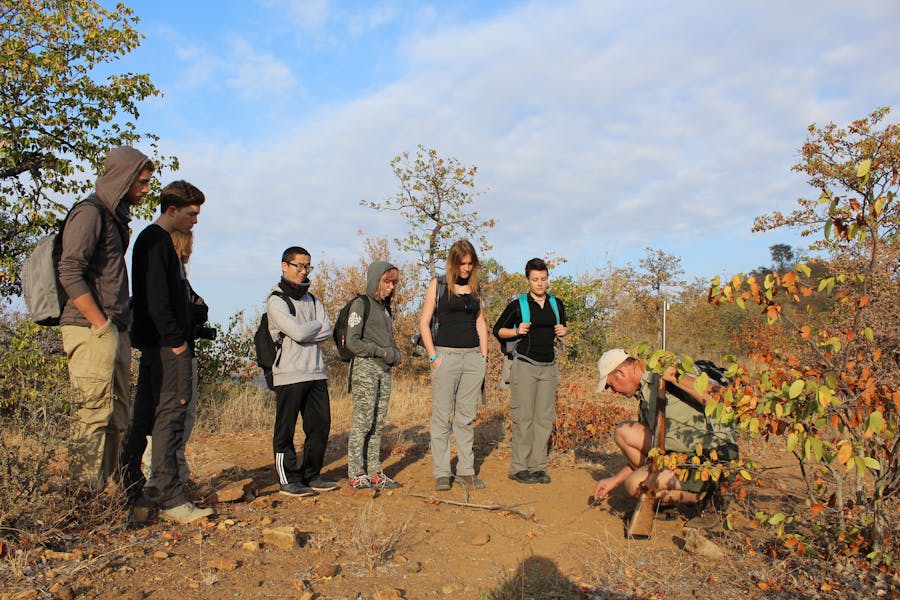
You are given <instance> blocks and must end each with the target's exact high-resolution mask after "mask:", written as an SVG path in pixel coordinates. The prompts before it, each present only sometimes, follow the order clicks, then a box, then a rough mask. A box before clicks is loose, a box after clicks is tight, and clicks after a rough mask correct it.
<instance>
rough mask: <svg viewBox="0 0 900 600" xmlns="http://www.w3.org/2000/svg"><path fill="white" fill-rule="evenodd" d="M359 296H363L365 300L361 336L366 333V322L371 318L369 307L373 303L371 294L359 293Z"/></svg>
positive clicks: (363, 300)
mask: <svg viewBox="0 0 900 600" xmlns="http://www.w3.org/2000/svg"><path fill="white" fill-rule="evenodd" d="M356 297H357V298H362V302H363V321H362V328H361V329H360V330H359V337H363V336H364V335H365V334H366V322H368V320H369V308H370V306H371V303H370V302H369V296H367V295H366V294H357V295H356Z"/></svg>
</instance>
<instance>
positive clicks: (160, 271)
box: [122, 181, 213, 523]
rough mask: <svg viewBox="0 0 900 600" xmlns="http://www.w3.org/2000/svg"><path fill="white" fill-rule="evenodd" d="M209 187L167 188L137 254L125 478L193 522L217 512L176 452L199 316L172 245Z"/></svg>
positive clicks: (164, 511)
mask: <svg viewBox="0 0 900 600" xmlns="http://www.w3.org/2000/svg"><path fill="white" fill-rule="evenodd" d="M204 200H205V198H204V196H203V192H201V191H200V190H199V189H197V188H196V187H194V186H193V185H191V184H190V183H188V182H186V181H175V182H173V183H170V184H169V185H167V186H166V187H164V188H163V189H162V192H161V194H160V213H161V214H160V216H159V218H158V219H157V220H156V222H155V223H152V224H150V225H148V226H147V228H146V229H144V230H143V231H142V232H141V233H140V235H138V237H137V240H136V241H135V243H134V251H133V253H132V261H131V264H132V269H131V270H132V273H133V275H134V281H133V287H132V291H133V298H134V300H133V310H134V322H133V323H132V326H131V343H132V345H133V346H134V347H136V348H139V349H140V350H141V361H140V366H139V371H138V384H137V392H136V393H135V399H134V417H133V418H132V422H131V427H130V428H129V431H128V435H127V436H126V438H125V446H124V450H123V453H122V464H123V483H124V485H125V486H126V490H127V491H128V493H129V496H130V497H131V498H132V499H136V498H137V497H138V496H139V494H140V492H141V491H142V490H143V491H144V495H145V496H146V497H147V499H148V500H150V501H152V502H154V503H155V504H156V505H157V506H158V507H159V509H160V516H161V517H162V518H164V519H168V520H172V521H176V522H179V523H190V522H192V521H195V520H197V519H200V518H203V517H207V516H209V515H211V514H212V512H213V511H212V510H211V509H209V508H206V509H201V508H198V507H196V506H195V505H194V504H193V503H192V502H191V501H190V500H188V498H187V495H186V493H185V488H184V483H183V482H182V481H181V478H180V477H179V476H178V458H177V455H176V452H177V450H178V447H179V446H180V444H181V439H182V434H183V432H184V420H185V415H186V413H187V406H188V402H189V400H190V397H191V385H192V384H191V380H192V378H191V360H192V358H193V350H192V348H191V344H190V343H189V341H190V340H192V339H193V325H194V324H193V322H192V319H191V303H190V293H189V287H188V284H187V278H186V277H185V273H184V266H183V265H182V262H181V258H180V257H179V256H178V253H177V252H176V251H175V246H174V245H173V244H172V237H171V233H172V232H173V231H181V232H188V231H190V230H191V228H192V227H193V226H194V225H195V224H196V223H197V217H198V215H199V214H200V206H201V205H202V204H203V202H204ZM148 434H149V435H152V436H153V458H152V463H153V479H154V481H153V486H152V487H151V486H147V488H146V490H144V489H143V488H144V484H145V483H146V482H145V479H144V474H143V472H142V471H141V456H142V455H143V453H144V447H145V446H146V444H147V437H146V436H147V435H148Z"/></svg>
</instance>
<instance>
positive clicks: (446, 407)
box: [430, 346, 487, 477]
mask: <svg viewBox="0 0 900 600" xmlns="http://www.w3.org/2000/svg"><path fill="white" fill-rule="evenodd" d="M435 350H436V351H437V354H438V356H440V357H441V363H440V366H438V368H437V369H436V370H435V371H434V372H433V373H432V376H431V377H432V379H431V427H430V429H431V460H432V462H433V467H432V470H433V472H434V476H435V477H450V476H451V475H452V471H451V470H450V432H451V430H452V431H453V437H454V438H456V454H457V461H458V462H457V464H456V474H457V475H475V453H474V452H473V450H472V444H473V442H474V441H475V431H474V428H473V427H472V422H473V421H474V420H475V413H476V412H477V410H478V400H479V398H480V397H481V383H482V382H483V381H484V372H485V369H486V366H487V365H486V363H485V360H484V357H483V356H482V355H481V351H480V350H479V349H478V348H445V347H440V346H439V347H437V348H436V349H435Z"/></svg>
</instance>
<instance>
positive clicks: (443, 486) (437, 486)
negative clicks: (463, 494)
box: [434, 477, 450, 492]
mask: <svg viewBox="0 0 900 600" xmlns="http://www.w3.org/2000/svg"><path fill="white" fill-rule="evenodd" d="M434 491H436V492H447V491H450V478H449V477H436V478H435V480H434Z"/></svg>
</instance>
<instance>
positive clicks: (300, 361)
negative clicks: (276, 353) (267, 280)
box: [266, 285, 331, 386]
mask: <svg viewBox="0 0 900 600" xmlns="http://www.w3.org/2000/svg"><path fill="white" fill-rule="evenodd" d="M272 292H279V293H282V289H281V288H280V287H278V286H277V285H276V286H274V287H273V288H272ZM287 301H288V302H291V303H293V305H294V313H296V314H295V315H293V316H292V315H291V313H290V309H289V308H288V306H287V304H285V301H284V299H282V298H280V297H278V296H275V295H273V294H271V293H270V294H269V297H268V298H267V299H266V314H267V315H268V317H269V335H271V336H272V339H273V340H274V339H276V338H277V336H278V334H279V333H283V334H284V340H283V341H282V342H281V354H280V358H279V360H278V364H277V365H275V366H274V367H272V375H273V382H274V384H275V385H276V386H279V385H290V384H292V383H299V382H301V381H317V380H319V379H328V374H327V373H326V372H325V354H324V353H323V352H322V349H321V348H319V343H320V342H324V341H325V340H327V339H328V338H330V337H331V321H330V320H329V319H328V314H327V313H326V312H325V307H324V306H322V303H321V302H319V299H318V298H316V297H314V296H313V295H312V294H309V293H307V294H303V296H301V297H300V299H299V300H294V299H292V298H287Z"/></svg>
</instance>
